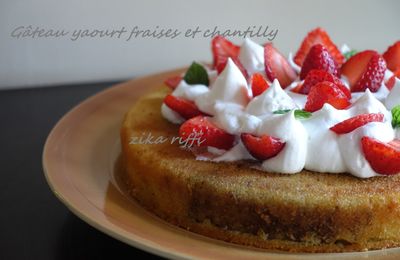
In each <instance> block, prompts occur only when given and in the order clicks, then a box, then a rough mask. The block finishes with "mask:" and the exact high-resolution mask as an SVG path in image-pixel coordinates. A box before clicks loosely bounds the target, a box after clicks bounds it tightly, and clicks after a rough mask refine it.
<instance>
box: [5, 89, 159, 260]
mask: <svg viewBox="0 0 400 260" xmlns="http://www.w3.org/2000/svg"><path fill="white" fill-rule="evenodd" d="M113 84H115V82H107V83H98V84H82V85H65V86H57V87H46V88H35V89H20V90H3V91H0V156H1V157H0V158H1V159H0V161H1V167H2V171H1V175H2V178H1V181H0V205H1V206H2V210H1V213H0V259H42V260H44V259H109V258H111V257H112V258H113V259H114V258H117V259H121V258H122V259H125V258H131V257H140V258H142V257H143V258H144V257H145V258H146V259H147V258H150V259H159V257H156V256H154V255H151V254H148V253H146V252H144V251H141V250H139V249H136V248H134V247H131V246H128V245H126V244H124V243H122V242H120V241H118V240H115V239H113V238H111V237H109V236H107V235H105V234H103V233H102V232H100V231H98V230H96V229H94V228H93V227H91V226H89V225H88V224H86V223H85V222H83V221H82V220H80V219H79V218H77V217H76V216H75V215H74V214H73V213H71V212H70V211H69V210H68V209H67V208H66V207H65V206H64V205H63V204H62V203H61V202H60V201H59V200H58V199H57V198H56V197H55V196H54V195H53V193H52V192H51V190H50V188H49V186H48V185H47V183H46V180H45V177H44V174H43V169H42V151H43V146H44V143H45V141H46V137H47V135H48V134H49V133H50V131H51V129H52V127H53V126H54V125H55V124H56V123H57V121H58V120H59V119H60V118H61V117H62V116H63V115H64V114H65V113H67V112H68V111H69V110H70V109H71V108H72V107H74V106H75V105H77V104H78V103H79V102H80V101H82V100H84V99H85V98H87V97H89V96H91V95H93V94H95V93H96V92H99V91H100V90H102V89H105V88H107V87H110V86H111V85H113Z"/></svg>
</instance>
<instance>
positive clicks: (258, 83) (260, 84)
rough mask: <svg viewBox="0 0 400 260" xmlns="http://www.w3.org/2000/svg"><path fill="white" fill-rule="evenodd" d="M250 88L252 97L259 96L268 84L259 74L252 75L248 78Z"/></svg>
mask: <svg viewBox="0 0 400 260" xmlns="http://www.w3.org/2000/svg"><path fill="white" fill-rule="evenodd" d="M250 86H251V90H252V92H253V97H256V96H258V95H261V94H262V93H263V92H264V91H265V90H267V89H268V88H269V85H268V82H267V81H266V80H265V78H264V76H263V75H262V74H260V73H254V74H253V75H252V76H251V78H250Z"/></svg>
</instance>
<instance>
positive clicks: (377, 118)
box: [329, 113, 385, 134]
mask: <svg viewBox="0 0 400 260" xmlns="http://www.w3.org/2000/svg"><path fill="white" fill-rule="evenodd" d="M384 117H385V116H384V115H383V114H380V113H379V114H374V113H369V114H361V115H357V116H354V117H352V118H349V119H347V120H344V121H342V122H340V123H338V124H336V125H334V126H332V127H331V128H329V129H330V130H332V131H333V132H335V133H337V134H347V133H350V132H352V131H354V130H355V129H357V128H359V127H361V126H363V125H366V124H368V123H371V122H383V119H384Z"/></svg>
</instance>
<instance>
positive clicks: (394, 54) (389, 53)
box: [383, 41, 400, 71]
mask: <svg viewBox="0 0 400 260" xmlns="http://www.w3.org/2000/svg"><path fill="white" fill-rule="evenodd" d="M383 58H384V59H385V61H386V64H387V67H388V69H390V70H391V71H396V70H399V69H400V41H397V42H395V43H394V44H393V45H392V46H390V47H389V48H388V49H387V50H386V51H385V53H384V54H383Z"/></svg>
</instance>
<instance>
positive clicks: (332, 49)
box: [294, 27, 344, 67]
mask: <svg viewBox="0 0 400 260" xmlns="http://www.w3.org/2000/svg"><path fill="white" fill-rule="evenodd" d="M315 44H322V45H324V46H325V48H326V49H328V52H329V53H330V55H331V56H332V57H333V58H334V59H335V61H336V63H337V64H338V65H339V66H340V65H342V64H343V62H344V56H343V54H342V53H341V52H340V50H339V49H338V47H336V45H335V44H334V43H333V42H332V40H331V38H330V37H329V35H328V34H327V33H326V31H325V30H324V29H322V28H320V27H318V28H315V29H314V30H312V31H311V32H309V33H308V34H307V36H306V37H305V38H304V40H303V42H302V43H301V45H300V48H299V50H298V51H297V52H296V55H295V56H294V62H295V63H296V64H297V65H299V66H300V67H301V66H302V65H303V62H304V59H305V58H306V56H307V54H308V52H309V50H310V49H311V47H312V46H314V45H315Z"/></svg>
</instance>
